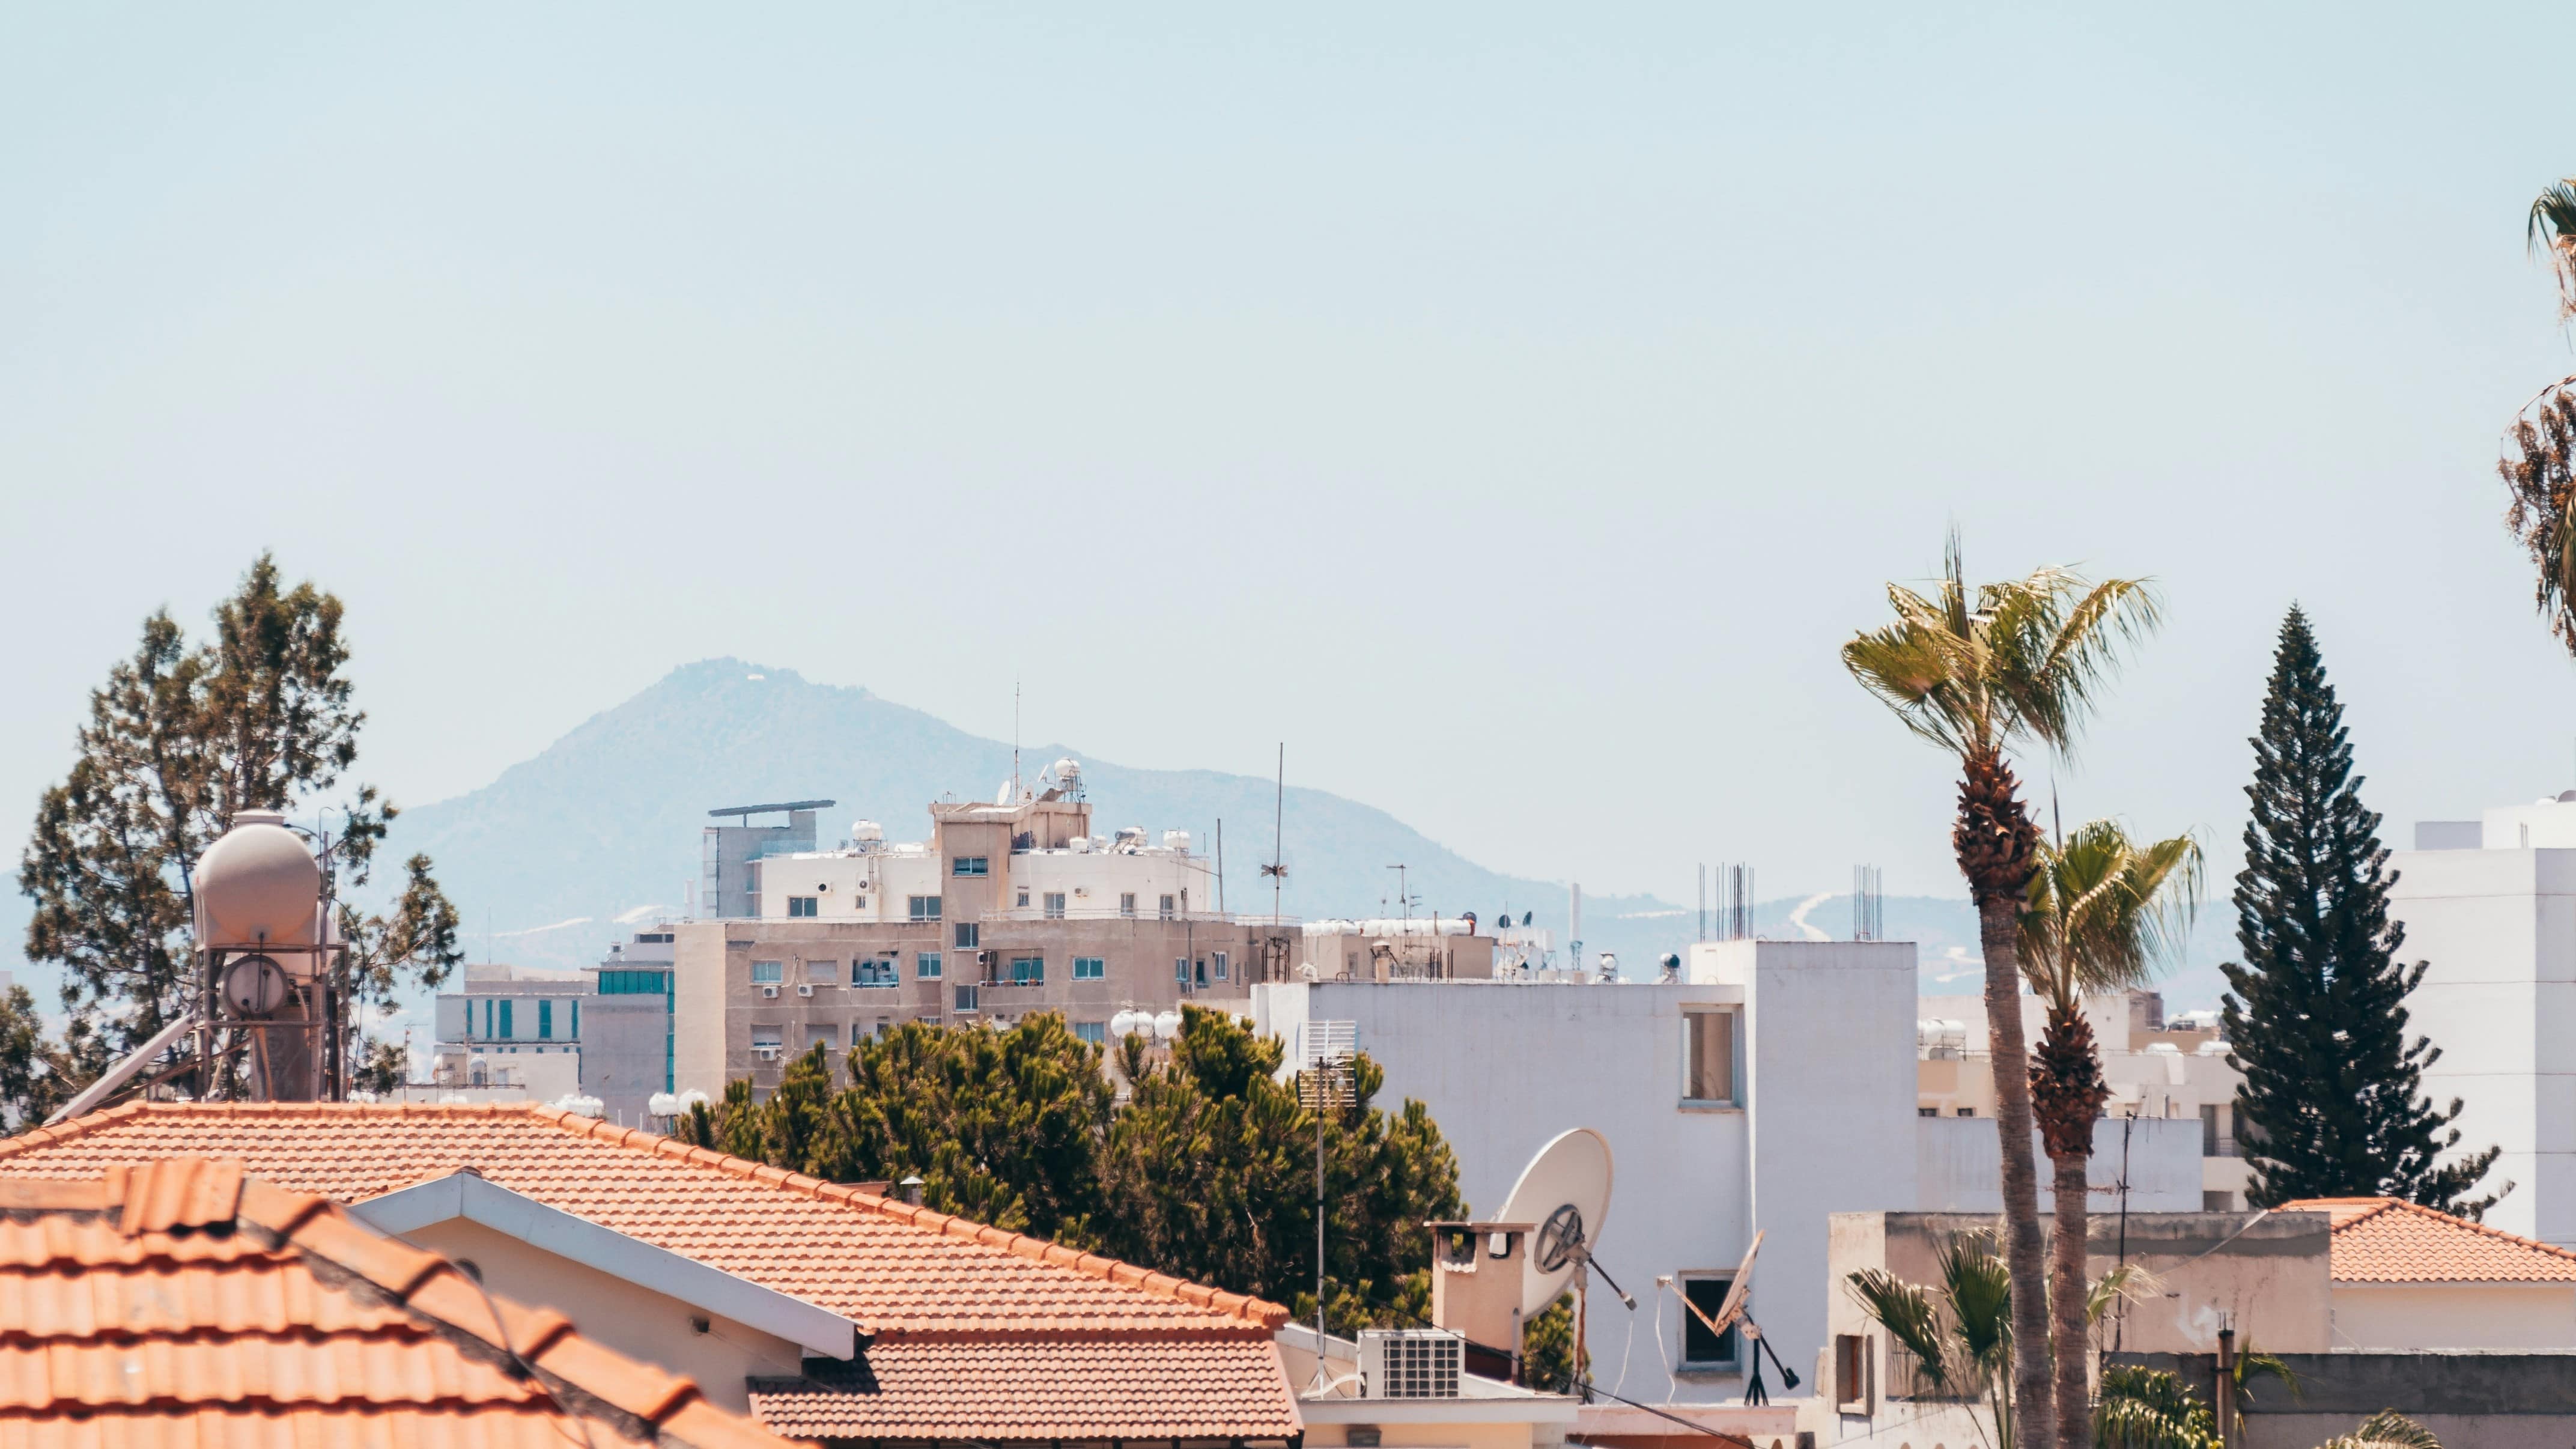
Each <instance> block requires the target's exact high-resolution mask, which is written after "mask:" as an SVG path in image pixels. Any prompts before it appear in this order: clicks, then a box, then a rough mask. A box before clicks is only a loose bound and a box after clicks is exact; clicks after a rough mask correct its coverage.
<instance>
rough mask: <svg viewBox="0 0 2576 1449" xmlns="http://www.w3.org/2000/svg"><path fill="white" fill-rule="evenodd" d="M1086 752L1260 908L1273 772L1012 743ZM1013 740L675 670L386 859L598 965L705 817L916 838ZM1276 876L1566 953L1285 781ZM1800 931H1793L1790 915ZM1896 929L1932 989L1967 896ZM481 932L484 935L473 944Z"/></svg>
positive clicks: (1662, 910)
mask: <svg viewBox="0 0 2576 1449" xmlns="http://www.w3.org/2000/svg"><path fill="white" fill-rule="evenodd" d="M1066 755H1070V756H1072V757H1073V758H1075V759H1078V760H1080V761H1081V762H1082V767H1083V780H1084V786H1085V788H1086V790H1087V791H1088V793H1089V795H1090V798H1091V800H1092V802H1093V811H1094V813H1093V817H1092V818H1093V820H1094V822H1095V824H1096V826H1097V827H1098V828H1099V829H1101V830H1102V831H1104V832H1107V831H1110V830H1114V829H1116V828H1118V827H1120V826H1126V825H1142V826H1145V827H1146V828H1147V829H1148V830H1150V831H1153V832H1155V834H1156V836H1157V837H1158V838H1159V835H1160V832H1162V831H1163V830H1166V829H1175V830H1188V831H1191V832H1192V833H1193V836H1194V837H1195V839H1194V841H1193V846H1194V848H1196V849H1200V850H1212V849H1213V848H1214V844H1215V842H1214V834H1215V826H1216V822H1217V821H1218V820H1219V819H1222V820H1223V821H1224V822H1225V825H1226V835H1227V843H1226V851H1225V889H1226V904H1227V905H1228V906H1230V907H1231V908H1233V909H1235V910H1238V911H1241V910H1250V909H1263V910H1266V909H1268V907H1269V904H1270V895H1269V891H1268V890H1267V889H1266V888H1265V887H1266V884H1267V883H1266V882H1264V881H1263V880H1262V879H1261V877H1260V875H1259V873H1258V872H1259V863H1260V862H1261V861H1262V860H1264V859H1267V858H1268V856H1269V853H1270V825H1271V801H1272V782H1271V781H1269V780H1266V779H1262V778H1259V777H1256V776H1249V775H1230V774H1224V773H1221V772H1218V771H1213V770H1148V769H1138V768H1135V767H1132V766H1127V765H1120V764H1116V763H1113V762H1111V761H1107V760H1103V759H1099V758H1097V757H1096V756H1093V755H1090V754H1088V753H1086V752H1084V751H1083V750H1082V749H1081V748H1079V747H1078V746H1075V745H1069V744H1062V743H1050V744H1045V745H1033V746H1029V747H1026V748H1024V749H1023V751H1022V756H1021V757H1022V760H1023V765H1022V772H1023V774H1024V775H1026V776H1028V777H1029V778H1035V776H1036V774H1037V773H1038V771H1039V770H1040V769H1043V768H1044V767H1045V765H1046V764H1047V763H1049V762H1051V761H1053V760H1054V759H1056V758H1057V757H1059V756H1066ZM1010 770H1011V747H1010V746H1009V745H1008V744H1006V743H1004V742H1002V741H999V740H988V739H982V738H979V737H977V736H974V735H970V734H968V733H966V732H964V731H962V730H959V729H957V728H955V727H953V726H951V725H948V724H946V723H944V722H942V721H940V720H937V719H934V718H932V717H931V716H929V715H927V714H924V713H922V712H921V711H919V710H916V709H909V708H906V707H905V706H903V705H899V704H896V703H893V702H892V701H890V700H885V699H881V698H879V697H877V696H876V695H874V694H871V693H869V692H868V691H866V690H864V689H852V688H842V687H836V686H829V685H820V684H815V683H812V682H810V681H808V680H806V679H804V678H802V677H800V676H799V675H797V674H796V673H795V671H793V670H788V669H779V668H776V667H773V666H767V665H759V664H749V663H745V662H743V661H742V660H738V659H711V660H706V661H703V662H701V663H697V664H691V665H687V666H685V667H683V668H680V669H676V670H674V671H672V672H671V673H670V674H669V675H668V676H666V677H665V678H663V679H662V680H661V681H660V682H658V683H656V684H654V685H653V686H652V687H650V688H648V689H646V690H645V691H644V692H642V693H641V694H638V695H636V696H635V697H634V698H632V699H629V700H627V701H626V702H625V703H623V704H621V705H618V706H617V707H616V708H614V709H611V710H608V711H607V712H605V713H603V714H600V715H597V716H595V717H593V718H592V719H590V720H588V721H586V722H585V723H583V724H582V725H581V726H580V727H579V728H577V729H575V730H573V731H572V732H571V733H570V734H568V735H565V736H564V737H563V738H562V739H560V740H557V741H556V742H555V743H554V744H553V745H551V746H549V747H548V748H547V749H546V750H545V751H544V753H542V754H540V755H538V756H537V757H536V758H534V759H532V760H529V761H527V762H526V763H524V764H519V765H514V766H512V767H511V768H510V769H508V770H506V771H504V772H503V773H502V775H501V777H500V778H499V779H497V780H495V781H493V782H492V783H491V784H490V785H487V786H485V787H483V788H482V789H480V790H476V791H473V792H472V793H470V794H466V795H461V796H458V797H457V798H455V799H452V800H442V801H440V802H438V803H436V804H433V805H424V806H420V807H417V808H415V809H412V810H409V811H406V812H405V813H404V814H403V816H402V818H401V820H400V821H398V822H397V823H396V825H395V834H394V839H393V840H392V842H391V848H392V851H393V852H394V854H395V855H396V856H400V855H404V854H408V853H410V852H412V851H415V850H420V851H426V852H428V853H429V855H430V856H431V857H432V858H433V859H434V860H435V861H436V862H437V867H438V876H439V879H440V881H441V882H442V883H444V884H445V886H446V888H447V891H448V894H449V895H450V896H451V897H452V898H453V899H454V900H455V901H456V902H457V905H458V907H459V909H460V910H462V911H463V912H464V914H465V917H466V937H467V940H468V942H469V944H470V945H471V946H472V947H473V949H474V951H475V953H476V954H477V955H480V954H483V953H484V952H485V951H486V950H487V949H488V950H490V952H491V953H492V954H493V955H495V956H496V957H498V958H499V959H502V960H512V961H519V962H524V963H528V964H549V963H550V964H571V963H577V962H582V961H592V960H596V959H598V957H599V955H600V954H601V953H602V952H603V951H604V950H605V948H606V946H607V944H608V943H609V942H610V941H611V940H614V939H617V938H618V937H619V935H620V934H621V932H622V930H623V929H624V927H623V926H622V925H621V922H626V921H633V920H642V919H649V918H651V917H652V916H654V915H657V914H660V913H664V912H672V911H676V910H677V909H678V908H679V906H680V905H681V903H682V900H683V897H684V891H685V889H686V886H687V883H688V882H689V881H691V880H693V879H695V878H696V876H697V873H698V869H699V866H698V843H699V838H700V831H701V830H702V829H703V828H704V827H705V826H706V825H707V824H708V823H709V821H708V818H707V811H708V810H710V809H713V808H715V807H717V806H722V805H733V804H745V803H751V802H757V801H766V800H798V799H808V798H823V799H830V800H834V801H837V802H838V803H837V804H836V805H834V807H833V808H832V810H831V811H830V812H828V813H827V815H826V816H825V819H824V821H823V822H822V825H821V828H820V831H819V834H820V836H821V838H822V839H823V840H824V842H826V843H837V842H838V841H839V840H840V839H841V838H842V837H844V836H846V835H847V834H848V828H847V827H848V822H850V821H851V820H855V819H872V820H877V821H881V822H883V824H884V825H885V828H886V832H887V838H889V839H898V840H900V839H919V838H922V837H924V836H926V835H927V834H928V832H929V816H928V813H927V810H926V807H927V806H928V805H929V803H930V802H932V801H934V800H939V799H943V798H946V799H975V798H983V799H989V798H991V797H992V795H993V793H994V790H995V788H996V787H997V786H998V785H999V784H1000V783H1001V782H1002V781H1003V780H1005V779H1007V778H1008V777H1009V775H1010ZM1282 830H1283V839H1284V842H1285V844H1284V848H1283V851H1282V853H1283V854H1284V856H1285V857H1286V859H1287V861H1288V865H1289V874H1288V884H1287V889H1286V891H1285V893H1284V896H1283V899H1282V903H1281V904H1282V909H1284V910H1285V911H1286V912H1287V913H1288V914H1290V915H1293V916H1304V917H1308V918H1314V917H1321V916H1337V915H1375V914H1377V913H1378V912H1379V911H1380V910H1382V909H1388V907H1387V906H1386V904H1385V903H1386V901H1387V900H1388V898H1389V897H1390V896H1391V895H1392V894H1393V892H1394V889H1395V878H1394V877H1393V875H1392V874H1390V873H1389V872H1388V871H1387V870H1386V869H1384V867H1385V865H1386V864H1387V863H1388V862H1391V861H1403V862H1405V864H1406V865H1407V867H1408V869H1407V871H1406V873H1405V874H1406V880H1407V883H1408V885H1409V886H1410V888H1411V890H1412V891H1413V893H1414V894H1415V895H1416V896H1418V897H1419V898H1420V900H1421V902H1422V908H1423V909H1428V910H1436V911H1438V912H1439V913H1440V914H1442V915H1457V914H1461V913H1463V912H1467V911H1474V912H1476V913H1477V914H1478V915H1479V916H1480V917H1482V918H1483V919H1485V920H1487V921H1491V920H1492V919H1494V916H1495V915H1496V914H1497V913H1498V912H1500V911H1502V910H1504V909H1506V908H1508V909H1509V910H1510V911H1511V912H1512V913H1513V915H1514V916H1515V917H1517V916H1518V915H1520V914H1521V913H1523V912H1531V913H1534V914H1535V915H1536V917H1537V920H1538V923H1539V924H1542V925H1546V926H1549V927H1551V928H1553V929H1554V930H1555V931H1556V933H1557V939H1558V941H1559V943H1560V945H1561V944H1562V943H1563V941H1564V932H1565V925H1566V921H1565V916H1566V906H1567V899H1566V887H1565V885H1564V883H1563V882H1558V881H1539V880H1530V879H1526V878H1522V877H1517V876H1508V875H1504V874H1501V873H1500V872H1497V871H1491V870H1487V869H1485V868H1484V867H1482V866H1479V865H1477V864H1475V863H1474V862H1473V861H1470V860H1468V859H1466V858H1465V857H1464V856H1462V855H1460V854H1459V853H1458V852H1457V851H1455V850H1452V849H1451V848H1449V847H1448V846H1446V845H1443V844H1441V843H1439V842H1437V841H1434V840H1432V839H1430V838H1429V837H1427V836H1425V835H1423V834H1422V833H1421V832H1419V831H1417V830H1415V829H1413V828H1412V827H1411V826H1408V825H1406V824H1405V823H1404V822H1402V821H1400V820H1397V819H1396V818H1394V817H1393V816H1391V815H1388V814H1387V813H1386V812H1384V811H1382V810H1376V809H1372V808H1370V807H1369V806H1366V805H1362V804H1358V803H1356V802H1354V801H1350V800H1345V799H1343V798H1341V797H1340V796H1338V795H1332V794H1328V793H1326V792H1324V791H1321V790H1311V789H1302V788H1296V787H1291V788H1290V789H1289V791H1288V792H1287V805H1286V809H1285V812H1284V815H1283V821H1282ZM1802 905H1803V906H1805V907H1807V910H1806V913H1805V918H1804V919H1805V924H1806V929H1804V930H1801V929H1800V928H1798V927H1794V926H1791V925H1790V924H1789V919H1790V917H1791V915H1792V914H1793V913H1795V912H1797V911H1798V909H1799V908H1800V907H1801V906H1802ZM1848 914H1849V907H1848V905H1847V903H1845V901H1844V899H1843V898H1841V897H1816V898H1809V899H1805V900H1799V899H1786V900H1780V901H1773V902H1769V903H1767V904H1766V905H1765V906H1764V907H1763V908H1762V910H1761V911H1760V912H1759V913H1758V916H1757V922H1756V924H1757V929H1758V930H1760V931H1761V932H1762V933H1763V934H1767V935H1789V936H1795V935H1801V934H1818V935H1828V936H1832V935H1844V934H1847V933H1848V920H1847V918H1848ZM1695 917H1696V911H1695V910H1694V909H1693V908H1689V907H1683V906H1677V905H1673V904H1670V903H1668V902H1664V901H1660V900H1656V899H1654V898H1653V897H1650V896H1641V895H1617V894H1594V893H1592V892H1590V891H1587V892H1586V893H1585V897H1584V909H1583V918H1584V919H1583V923H1584V937H1585V947H1586V954H1587V955H1588V954H1591V953H1592V952H1596V951H1603V950H1607V951H1614V952H1616V953H1618V955H1619V958H1620V961H1621V963H1622V966H1623V969H1624V970H1625V971H1626V973H1627V974H1629V975H1632V976H1633V975H1643V974H1646V973H1648V972H1650V971H1651V970H1652V969H1653V967H1652V963H1653V961H1654V960H1655V958H1656V957H1658V956H1660V955H1661V954H1662V953H1663V952H1665V951H1668V950H1678V949H1680V948H1681V946H1682V944H1683V943H1685V942H1687V941H1688V940H1690V938H1691V937H1692V935H1693V934H1694V933H1695V931H1696V930H1697V922H1696V919H1695ZM1887 919H1888V926H1889V930H1890V934H1900V933H1902V932H1903V931H1905V930H1913V931H1916V932H1918V934H1919V936H1920V938H1921V939H1922V940H1923V941H1924V943H1925V951H1924V959H1925V963H1926V967H1927V969H1926V973H1925V974H1926V976H1927V978H1928V977H1930V976H1932V975H1934V974H1935V973H1936V971H1937V969H1938V968H1937V967H1936V966H1935V964H1934V963H1936V962H1937V961H1940V960H1943V959H1947V958H1950V957H1952V956H1953V955H1954V953H1953V952H1952V949H1951V948H1953V947H1964V949H1965V951H1966V954H1967V955H1968V956H1970V957H1973V956H1974V954H1975V937H1974V922H1973V919H1972V918H1971V917H1970V916H1969V914H1968V911H1967V906H1966V903H1965V902H1963V901H1937V900H1922V901H1913V900H1904V901H1898V900H1891V901H1889V902H1888V903H1887ZM487 938H488V939H489V940H490V945H489V946H488V947H487V945H486V941H487Z"/></svg>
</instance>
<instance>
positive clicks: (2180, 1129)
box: [1913, 1062, 2204, 1213]
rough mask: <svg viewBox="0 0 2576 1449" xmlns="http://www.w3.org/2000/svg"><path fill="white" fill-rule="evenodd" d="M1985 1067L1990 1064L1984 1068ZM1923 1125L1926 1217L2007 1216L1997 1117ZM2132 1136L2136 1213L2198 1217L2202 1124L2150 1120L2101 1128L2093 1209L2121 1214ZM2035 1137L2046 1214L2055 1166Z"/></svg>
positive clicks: (2091, 1181) (1920, 1197) (2090, 1174)
mask: <svg viewBox="0 0 2576 1449" xmlns="http://www.w3.org/2000/svg"><path fill="white" fill-rule="evenodd" d="M1978 1065H1979V1066H1983V1065H1984V1063H1982V1062H1981V1063H1978ZM1914 1126H1915V1162H1916V1168H1915V1173H1916V1182H1917V1188H1916V1200H1915V1202H1914V1204H1913V1206H1915V1207H1917V1208H1919V1209H1920V1210H1922V1211H1924V1212H1950V1213H1999V1212H2002V1211H2003V1210H2004V1199H2003V1148H2002V1145H2001V1143H1999V1142H1998V1141H1997V1140H1996V1137H1995V1122H1994V1119H1993V1118H1991V1117H1918V1118H1916V1119H1915V1121H1914ZM2124 1128H2125V1129H2128V1131H2129V1142H2128V1159H2129V1161H2128V1169H2129V1171H2128V1177H2129V1211H2131V1212H2140V1213H2144V1212H2165V1213H2196V1212H2198V1211H2200V1203H2201V1197H2200V1194H2201V1190H2202V1185H2203V1177H2204V1169H2203V1165H2202V1161H2201V1156H2200V1135H2201V1133H2200V1120H2199V1119H2198V1118H2196V1117H2195V1118H2192V1119H2190V1120H2185V1119H2183V1118H2180V1117H2171V1118H2167V1117H2146V1118H2140V1119H2139V1120H2138V1121H2137V1122H2135V1123H2134V1124H2132V1123H2126V1122H2122V1121H2120V1120H2118V1119H2115V1118H2108V1117H2106V1118H2104V1119H2102V1120H2101V1121H2099V1122H2096V1123H2094V1124H2093V1160H2092V1162H2091V1163H2089V1164H2087V1166H2086V1168H2085V1174H2086V1175H2085V1181H2086V1183H2087V1184H2088V1185H2090V1186H2092V1187H2094V1188H2096V1189H2099V1191H2097V1192H2095V1193H2094V1194H2093V1195H2092V1198H2091V1207H2092V1210H2093V1211H2095V1212H2097V1213H2100V1212H2116V1211H2117V1210H2118V1209H2119V1206H2120V1199H2119V1196H2118V1192H2117V1189H2118V1187H2119V1183H2120V1136H2121V1132H2122V1130H2123V1129H2124ZM2038 1141H2039V1134H2038V1133H2037V1132H2033V1133H2032V1134H2031V1142H2032V1149H2031V1150H2032V1151H2033V1152H2034V1153H2037V1154H2038V1158H2037V1160H2038V1162H2039V1181H2040V1191H2039V1201H2040V1207H2041V1209H2042V1210H2043V1211H2046V1210H2048V1209H2049V1208H2050V1207H2051V1206H2052V1205H2053V1204H2054V1203H2055V1201H2056V1194H2054V1193H2052V1192H2050V1191H2049V1189H2048V1182H2049V1171H2050V1169H2049V1161H2048V1157H2047V1154H2046V1153H2045V1152H2041V1151H2040V1149H2039V1147H2038Z"/></svg>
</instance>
